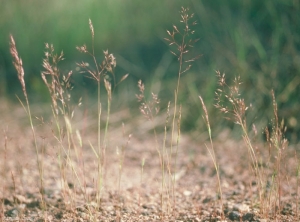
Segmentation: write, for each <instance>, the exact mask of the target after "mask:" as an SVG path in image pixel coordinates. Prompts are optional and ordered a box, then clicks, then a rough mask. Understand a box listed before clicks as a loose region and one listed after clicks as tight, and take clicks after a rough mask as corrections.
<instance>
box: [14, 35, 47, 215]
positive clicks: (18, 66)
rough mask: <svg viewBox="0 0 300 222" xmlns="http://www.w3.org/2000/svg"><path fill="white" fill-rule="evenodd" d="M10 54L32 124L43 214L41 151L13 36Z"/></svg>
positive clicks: (20, 61)
mask: <svg viewBox="0 0 300 222" xmlns="http://www.w3.org/2000/svg"><path fill="white" fill-rule="evenodd" d="M10 53H11V55H12V57H13V65H14V67H15V68H16V70H17V73H18V79H19V81H20V83H21V86H22V91H23V94H24V98H25V103H26V105H24V103H23V102H22V100H21V99H20V98H19V97H18V96H17V98H18V100H19V102H20V104H21V105H22V107H23V108H24V110H25V112H26V114H27V116H28V118H29V123H30V128H31V132H32V137H33V141H34V147H35V153H36V162H37V166H38V171H39V179H40V185H39V186H40V194H41V202H42V210H43V213H45V211H46V203H45V199H44V183H43V173H42V172H43V170H42V163H41V161H40V159H39V150H38V145H37V138H36V133H35V129H34V126H33V121H32V115H31V109H30V105H29V99H28V95H27V91H26V85H25V79H24V69H23V63H22V59H21V58H20V57H19V55H18V51H17V48H16V43H15V40H14V38H13V36H12V35H10Z"/></svg>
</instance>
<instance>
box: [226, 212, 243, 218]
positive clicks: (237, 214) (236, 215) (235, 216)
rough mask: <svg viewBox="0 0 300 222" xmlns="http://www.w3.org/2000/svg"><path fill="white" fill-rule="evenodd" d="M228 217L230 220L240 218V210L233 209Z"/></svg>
mask: <svg viewBox="0 0 300 222" xmlns="http://www.w3.org/2000/svg"><path fill="white" fill-rule="evenodd" d="M228 218H229V219H230V220H240V218H241V214H240V213H239V212H238V211H231V212H230V213H229V214H228Z"/></svg>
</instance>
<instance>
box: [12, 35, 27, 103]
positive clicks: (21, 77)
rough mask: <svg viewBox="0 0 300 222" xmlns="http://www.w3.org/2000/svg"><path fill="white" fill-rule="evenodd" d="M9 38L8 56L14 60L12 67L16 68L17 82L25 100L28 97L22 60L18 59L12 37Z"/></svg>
mask: <svg viewBox="0 0 300 222" xmlns="http://www.w3.org/2000/svg"><path fill="white" fill-rule="evenodd" d="M9 37H10V38H9V39H10V41H9V45H10V54H11V55H12V57H13V60H14V61H13V65H14V66H15V68H16V70H17V72H18V79H19V81H20V83H21V86H22V90H23V93H24V96H25V98H26V100H27V99H28V97H27V92H26V87H25V80H24V69H23V63H22V59H21V58H20V57H19V54H18V51H17V47H16V43H15V40H14V37H13V36H12V35H10V36H9Z"/></svg>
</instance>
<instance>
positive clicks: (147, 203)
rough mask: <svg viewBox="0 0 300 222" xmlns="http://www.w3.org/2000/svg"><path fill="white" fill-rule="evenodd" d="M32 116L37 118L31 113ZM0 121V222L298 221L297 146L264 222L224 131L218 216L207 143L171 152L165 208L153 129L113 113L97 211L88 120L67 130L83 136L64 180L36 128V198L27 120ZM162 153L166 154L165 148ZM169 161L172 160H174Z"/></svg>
mask: <svg viewBox="0 0 300 222" xmlns="http://www.w3.org/2000/svg"><path fill="white" fill-rule="evenodd" d="M32 109H33V110H39V108H38V107H32ZM0 111H1V114H2V116H1V119H0V121H1V130H2V136H1V146H0V158H1V160H0V181H1V183H0V185H1V186H0V220H1V221H45V220H46V221H299V215H298V211H297V210H296V207H297V205H296V203H297V201H299V198H298V194H297V189H298V188H297V178H296V173H297V172H296V169H297V161H296V158H295V153H296V152H298V151H299V146H298V145H293V146H290V147H289V148H288V149H287V150H284V161H282V172H281V173H280V176H281V180H280V181H281V189H280V192H279V193H278V194H276V195H277V197H275V200H274V199H272V198H269V202H270V203H272V204H273V206H275V205H277V207H271V209H272V211H270V212H268V213H264V212H262V209H266V208H267V206H268V205H267V204H268V203H269V202H266V203H260V202H259V198H258V192H257V191H258V190H257V182H256V179H255V177H254V173H253V172H252V168H251V165H250V160H249V155H248V151H247V148H246V146H245V144H244V142H243V141H234V140H232V139H230V132H227V131H224V132H223V133H222V134H221V135H220V136H219V137H218V138H216V139H215V140H214V147H215V151H216V155H217V160H218V163H219V168H220V176H221V186H222V193H223V209H222V204H221V200H220V194H219V192H218V181H217V177H216V171H215V168H214V165H213V162H212V159H211V157H210V155H209V153H208V151H207V148H206V146H205V144H207V145H209V142H208V141H206V140H203V138H200V136H199V137H198V138H191V136H189V135H184V134H183V135H181V139H180V145H179V147H178V155H177V166H176V183H175V193H174V195H173V192H172V186H171V185H172V184H171V185H170V186H169V188H165V192H164V198H163V204H162V199H161V184H162V182H161V181H162V179H161V178H162V170H161V165H160V161H159V155H158V152H157V150H156V143H155V139H154V136H153V133H151V130H149V128H151V127H148V125H147V124H149V123H145V120H144V119H143V117H136V118H133V117H131V116H130V113H129V112H127V111H123V112H119V113H116V114H113V115H112V122H113V123H112V125H113V126H112V127H111V128H110V133H109V143H108V146H107V150H106V158H105V175H104V185H103V190H102V191H101V205H100V208H98V207H97V200H96V193H97V192H96V185H95V184H96V182H97V169H98V164H97V158H96V156H95V154H94V152H93V150H92V149H91V147H90V144H93V145H94V146H95V147H96V144H97V133H96V131H95V129H93V127H95V126H93V123H94V122H93V121H91V120H87V121H86V122H87V123H88V124H86V125H85V126H83V125H84V124H85V123H84V122H85V120H75V122H76V121H77V125H74V129H75V128H77V127H78V128H81V134H82V138H83V141H84V142H83V146H82V147H80V146H78V142H74V143H76V144H77V148H78V150H77V151H78V157H77V156H76V152H75V150H74V147H71V150H70V157H71V159H72V161H69V160H68V158H67V156H66V155H63V156H62V161H63V162H64V163H65V164H63V170H62V171H61V170H60V168H59V161H58V160H59V158H58V154H59V145H58V143H57V141H56V140H55V138H54V137H53V131H52V129H53V128H54V127H53V125H52V124H50V123H49V122H48V123H47V121H46V120H45V123H40V121H37V120H35V127H36V128H35V129H36V132H37V138H38V149H39V158H40V161H41V163H42V169H43V172H42V174H43V189H42V190H41V189H40V187H41V186H40V176H39V170H38V167H37V161H36V153H35V148H34V145H33V139H32V133H31V129H30V127H28V125H29V124H28V120H27V117H26V115H25V114H24V110H22V109H21V108H17V107H16V106H12V105H9V104H7V103H5V102H2V105H1V108H0ZM37 115H38V112H37ZM120 116H121V117H122V118H120ZM123 117H125V119H126V118H127V120H128V119H130V121H127V123H126V124H125V126H124V129H125V130H124V135H123V132H122V131H123V129H122V127H121V122H120V121H119V119H124V118H123ZM118 118H119V119H118ZM114 119H116V121H114ZM94 125H95V124H94ZM90 131H92V132H90ZM202 133H203V132H202ZM129 134H132V136H131V139H130V142H129V144H128V146H124V148H125V149H124V153H123V154H124V162H123V163H122V164H121V166H122V174H121V176H120V158H121V157H122V155H121V154H122V152H121V151H122V146H123V145H124V144H126V142H127V140H128V135H129ZM74 135H75V132H74ZM199 135H200V134H199ZM74 138H75V136H74ZM65 140H67V139H66V138H65ZM158 143H159V144H160V145H159V146H160V148H161V147H162V143H163V133H161V134H159V135H158ZM256 145H257V149H258V150H260V153H258V156H259V157H260V158H261V164H265V169H266V173H265V174H266V177H267V176H268V177H267V178H269V183H268V184H267V185H268V186H266V187H265V189H266V190H265V191H266V192H265V195H266V196H267V195H268V194H270V193H271V192H272V190H271V189H272V187H273V186H272V174H273V175H274V172H272V171H268V169H269V168H270V167H268V163H269V162H268V158H267V157H268V152H267V151H268V149H267V146H266V145H264V143H263V142H257V143H256ZM166 147H167V148H168V149H170V147H171V142H169V139H168V142H167V144H166ZM173 147H174V149H176V141H173ZM264 151H266V152H264ZM272 158H273V159H274V158H275V157H274V156H272ZM143 159H144V160H145V162H144V166H143V167H142V162H143ZM172 160H173V161H174V160H175V159H174V157H173V159H172ZM61 172H63V173H64V175H61ZM75 172H76V174H75ZM166 172H167V171H166ZM120 178H121V181H120V187H119V179H120ZM274 178H275V177H274ZM167 191H168V192H167ZM41 194H43V196H44V198H43V199H44V202H45V203H43V201H42V198H41ZM273 196H274V195H273ZM265 199H268V198H265ZM279 199H280V206H279V205H278V203H279Z"/></svg>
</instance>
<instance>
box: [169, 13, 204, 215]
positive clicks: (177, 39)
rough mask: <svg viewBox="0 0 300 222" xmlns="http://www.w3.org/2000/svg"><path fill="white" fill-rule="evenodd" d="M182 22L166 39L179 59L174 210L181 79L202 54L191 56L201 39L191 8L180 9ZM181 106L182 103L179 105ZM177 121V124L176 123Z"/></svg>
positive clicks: (175, 119)
mask: <svg viewBox="0 0 300 222" xmlns="http://www.w3.org/2000/svg"><path fill="white" fill-rule="evenodd" d="M180 17H181V19H180V23H182V27H181V26H179V27H177V26H176V25H173V29H172V31H169V30H167V34H168V36H169V37H168V38H165V40H166V41H167V42H168V43H169V45H170V46H172V47H174V48H175V50H173V49H172V50H171V53H172V54H173V55H174V56H175V57H177V59H178V64H179V68H178V76H177V86H176V89H175V93H174V112H173V119H172V132H171V141H173V139H174V138H175V136H176V137H177V139H176V141H177V142H176V150H175V157H174V160H173V158H170V162H168V165H169V168H170V169H171V170H170V177H171V178H172V186H171V187H170V188H169V189H171V190H172V198H173V210H175V205H176V198H175V182H176V178H175V174H176V163H177V154H178V148H179V141H180V121H181V108H180V109H179V111H177V104H178V95H179V87H180V80H181V75H182V74H184V73H186V72H187V71H189V70H190V69H191V67H192V63H193V62H195V61H196V60H197V59H199V58H200V56H201V55H196V56H194V57H193V56H190V54H191V53H190V50H191V49H192V48H193V47H194V44H195V43H196V42H198V41H199V39H194V38H193V34H194V33H195V30H194V29H193V26H195V25H197V22H196V21H193V22H191V19H193V18H194V13H192V14H190V13H189V8H184V7H181V10H180ZM179 107H181V105H180V106H179ZM176 121H177V124H176ZM175 125H177V135H175V134H176V132H175ZM168 155H169V156H171V157H172V155H173V144H172V142H171V148H170V154H168Z"/></svg>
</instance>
